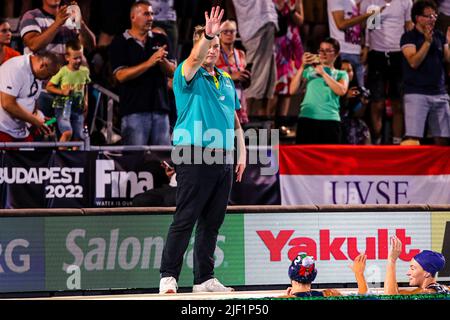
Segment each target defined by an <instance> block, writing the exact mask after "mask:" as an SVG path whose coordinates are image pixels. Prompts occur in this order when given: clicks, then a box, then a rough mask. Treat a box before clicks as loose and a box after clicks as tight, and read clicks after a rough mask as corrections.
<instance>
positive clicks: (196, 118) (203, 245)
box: [159, 7, 246, 293]
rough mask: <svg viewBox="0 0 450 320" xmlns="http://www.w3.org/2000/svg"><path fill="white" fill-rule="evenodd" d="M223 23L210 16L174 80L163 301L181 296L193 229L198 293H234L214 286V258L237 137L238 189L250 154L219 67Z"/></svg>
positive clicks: (218, 13) (215, 13)
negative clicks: (172, 198) (173, 191)
mask: <svg viewBox="0 0 450 320" xmlns="http://www.w3.org/2000/svg"><path fill="white" fill-rule="evenodd" d="M222 16H223V10H221V9H220V7H216V8H212V9H211V14H210V15H208V13H207V12H205V20H206V23H205V27H204V28H196V32H195V33H194V48H193V49H192V51H191V54H190V56H189V57H188V58H187V59H186V60H185V61H184V62H183V63H181V64H180V66H179V67H178V68H177V70H176V71H175V75H174V80H173V88H174V93H175V99H176V105H177V113H178V118H177V123H176V125H175V129H174V134H173V144H174V145H175V149H174V152H173V153H172V161H173V162H174V163H175V164H176V173H177V188H178V189H177V196H176V197H177V199H176V203H177V209H176V212H175V214H174V217H173V222H172V224H171V226H170V228H169V232H168V235H167V240H166V244H165V247H164V250H163V254H162V261H161V269H160V273H161V281H160V285H159V292H160V293H176V292H177V289H178V285H177V281H178V277H179V275H180V272H181V267H182V264H183V255H184V253H185V252H186V249H187V247H188V245H189V241H190V238H191V234H192V230H193V228H194V225H195V223H197V227H196V230H195V244H194V257H193V258H194V287H193V292H218V291H225V292H226V291H232V290H233V289H232V288H229V287H225V286H224V285H223V284H221V283H220V282H219V281H218V280H217V279H216V278H214V251H215V248H216V242H217V236H218V234H219V229H220V226H221V225H222V223H223V220H224V218H225V211H226V207H227V204H228V199H229V196H230V191H231V186H232V180H233V166H232V162H233V161H232V160H233V157H232V155H233V149H234V136H235V130H236V136H237V149H238V150H237V151H238V156H237V160H238V161H237V165H236V169H235V173H236V181H238V182H239V181H241V178H242V174H243V172H244V170H245V163H246V150H245V144H244V137H243V134H242V130H241V127H240V124H239V119H238V117H237V115H236V110H238V109H239V108H240V105H239V100H238V97H237V94H236V90H235V88H234V84H233V81H232V80H231V77H230V76H229V75H228V74H227V73H226V72H223V71H220V70H219V69H217V68H216V67H215V63H216V61H217V59H218V57H219V54H220V44H219V38H218V34H219V32H220V21H221V19H222Z"/></svg>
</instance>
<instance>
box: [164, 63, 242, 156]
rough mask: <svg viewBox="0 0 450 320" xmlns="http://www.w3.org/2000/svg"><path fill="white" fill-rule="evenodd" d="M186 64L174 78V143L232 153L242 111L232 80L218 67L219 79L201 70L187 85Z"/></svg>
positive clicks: (217, 75)
mask: <svg viewBox="0 0 450 320" xmlns="http://www.w3.org/2000/svg"><path fill="white" fill-rule="evenodd" d="M183 65H184V62H183V63H181V64H180V65H179V66H178V68H177V69H176V70H175V74H174V78H173V91H174V93H175V102H176V106H177V122H176V124H175V128H174V131H173V144H174V145H175V146H184V145H194V146H199V147H208V148H219V149H227V150H232V149H233V148H234V113H235V110H239V109H240V103H239V99H238V96H237V93H236V89H235V87H234V83H233V80H232V79H231V77H230V75H229V74H228V73H226V72H225V71H222V70H220V69H217V68H215V71H216V76H211V75H210V74H209V73H208V71H206V69H204V68H203V67H202V68H200V69H199V70H198V71H197V73H196V74H195V76H194V78H192V80H191V81H190V82H189V83H188V82H186V79H185V77H184V72H183Z"/></svg>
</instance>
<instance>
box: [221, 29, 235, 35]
mask: <svg viewBox="0 0 450 320" xmlns="http://www.w3.org/2000/svg"><path fill="white" fill-rule="evenodd" d="M222 33H224V34H235V33H236V30H233V29H227V30H222Z"/></svg>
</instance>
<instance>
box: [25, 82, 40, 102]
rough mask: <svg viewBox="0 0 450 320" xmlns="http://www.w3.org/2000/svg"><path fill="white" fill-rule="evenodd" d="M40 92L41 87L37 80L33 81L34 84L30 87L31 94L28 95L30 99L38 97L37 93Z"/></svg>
mask: <svg viewBox="0 0 450 320" xmlns="http://www.w3.org/2000/svg"><path fill="white" fill-rule="evenodd" d="M38 90H39V86H38V83H37V81H36V78H34V79H33V83H32V84H31V87H30V93H29V94H28V98H31V97H34V96H35V95H36V93H37V92H38Z"/></svg>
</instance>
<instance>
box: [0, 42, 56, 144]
mask: <svg viewBox="0 0 450 320" xmlns="http://www.w3.org/2000/svg"><path fill="white" fill-rule="evenodd" d="M58 69H59V65H58V58H57V56H56V55H55V54H53V53H51V52H48V51H44V52H41V53H38V54H35V55H31V54H27V55H23V56H19V57H15V58H12V59H10V60H8V61H7V62H5V63H4V64H3V65H2V66H1V67H0V74H1V75H2V76H1V77H0V142H29V141H33V137H32V135H31V134H30V131H29V129H28V127H29V125H28V124H31V125H33V126H35V127H36V128H37V129H38V130H40V131H41V133H44V134H49V133H50V132H51V131H50V129H49V128H48V126H47V125H46V124H45V119H44V118H43V117H42V116H40V115H39V114H37V113H35V112H34V111H35V108H36V100H37V98H38V97H39V93H40V91H41V89H42V80H48V79H49V78H50V77H52V76H53V75H55V74H56V72H57V71H58Z"/></svg>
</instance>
